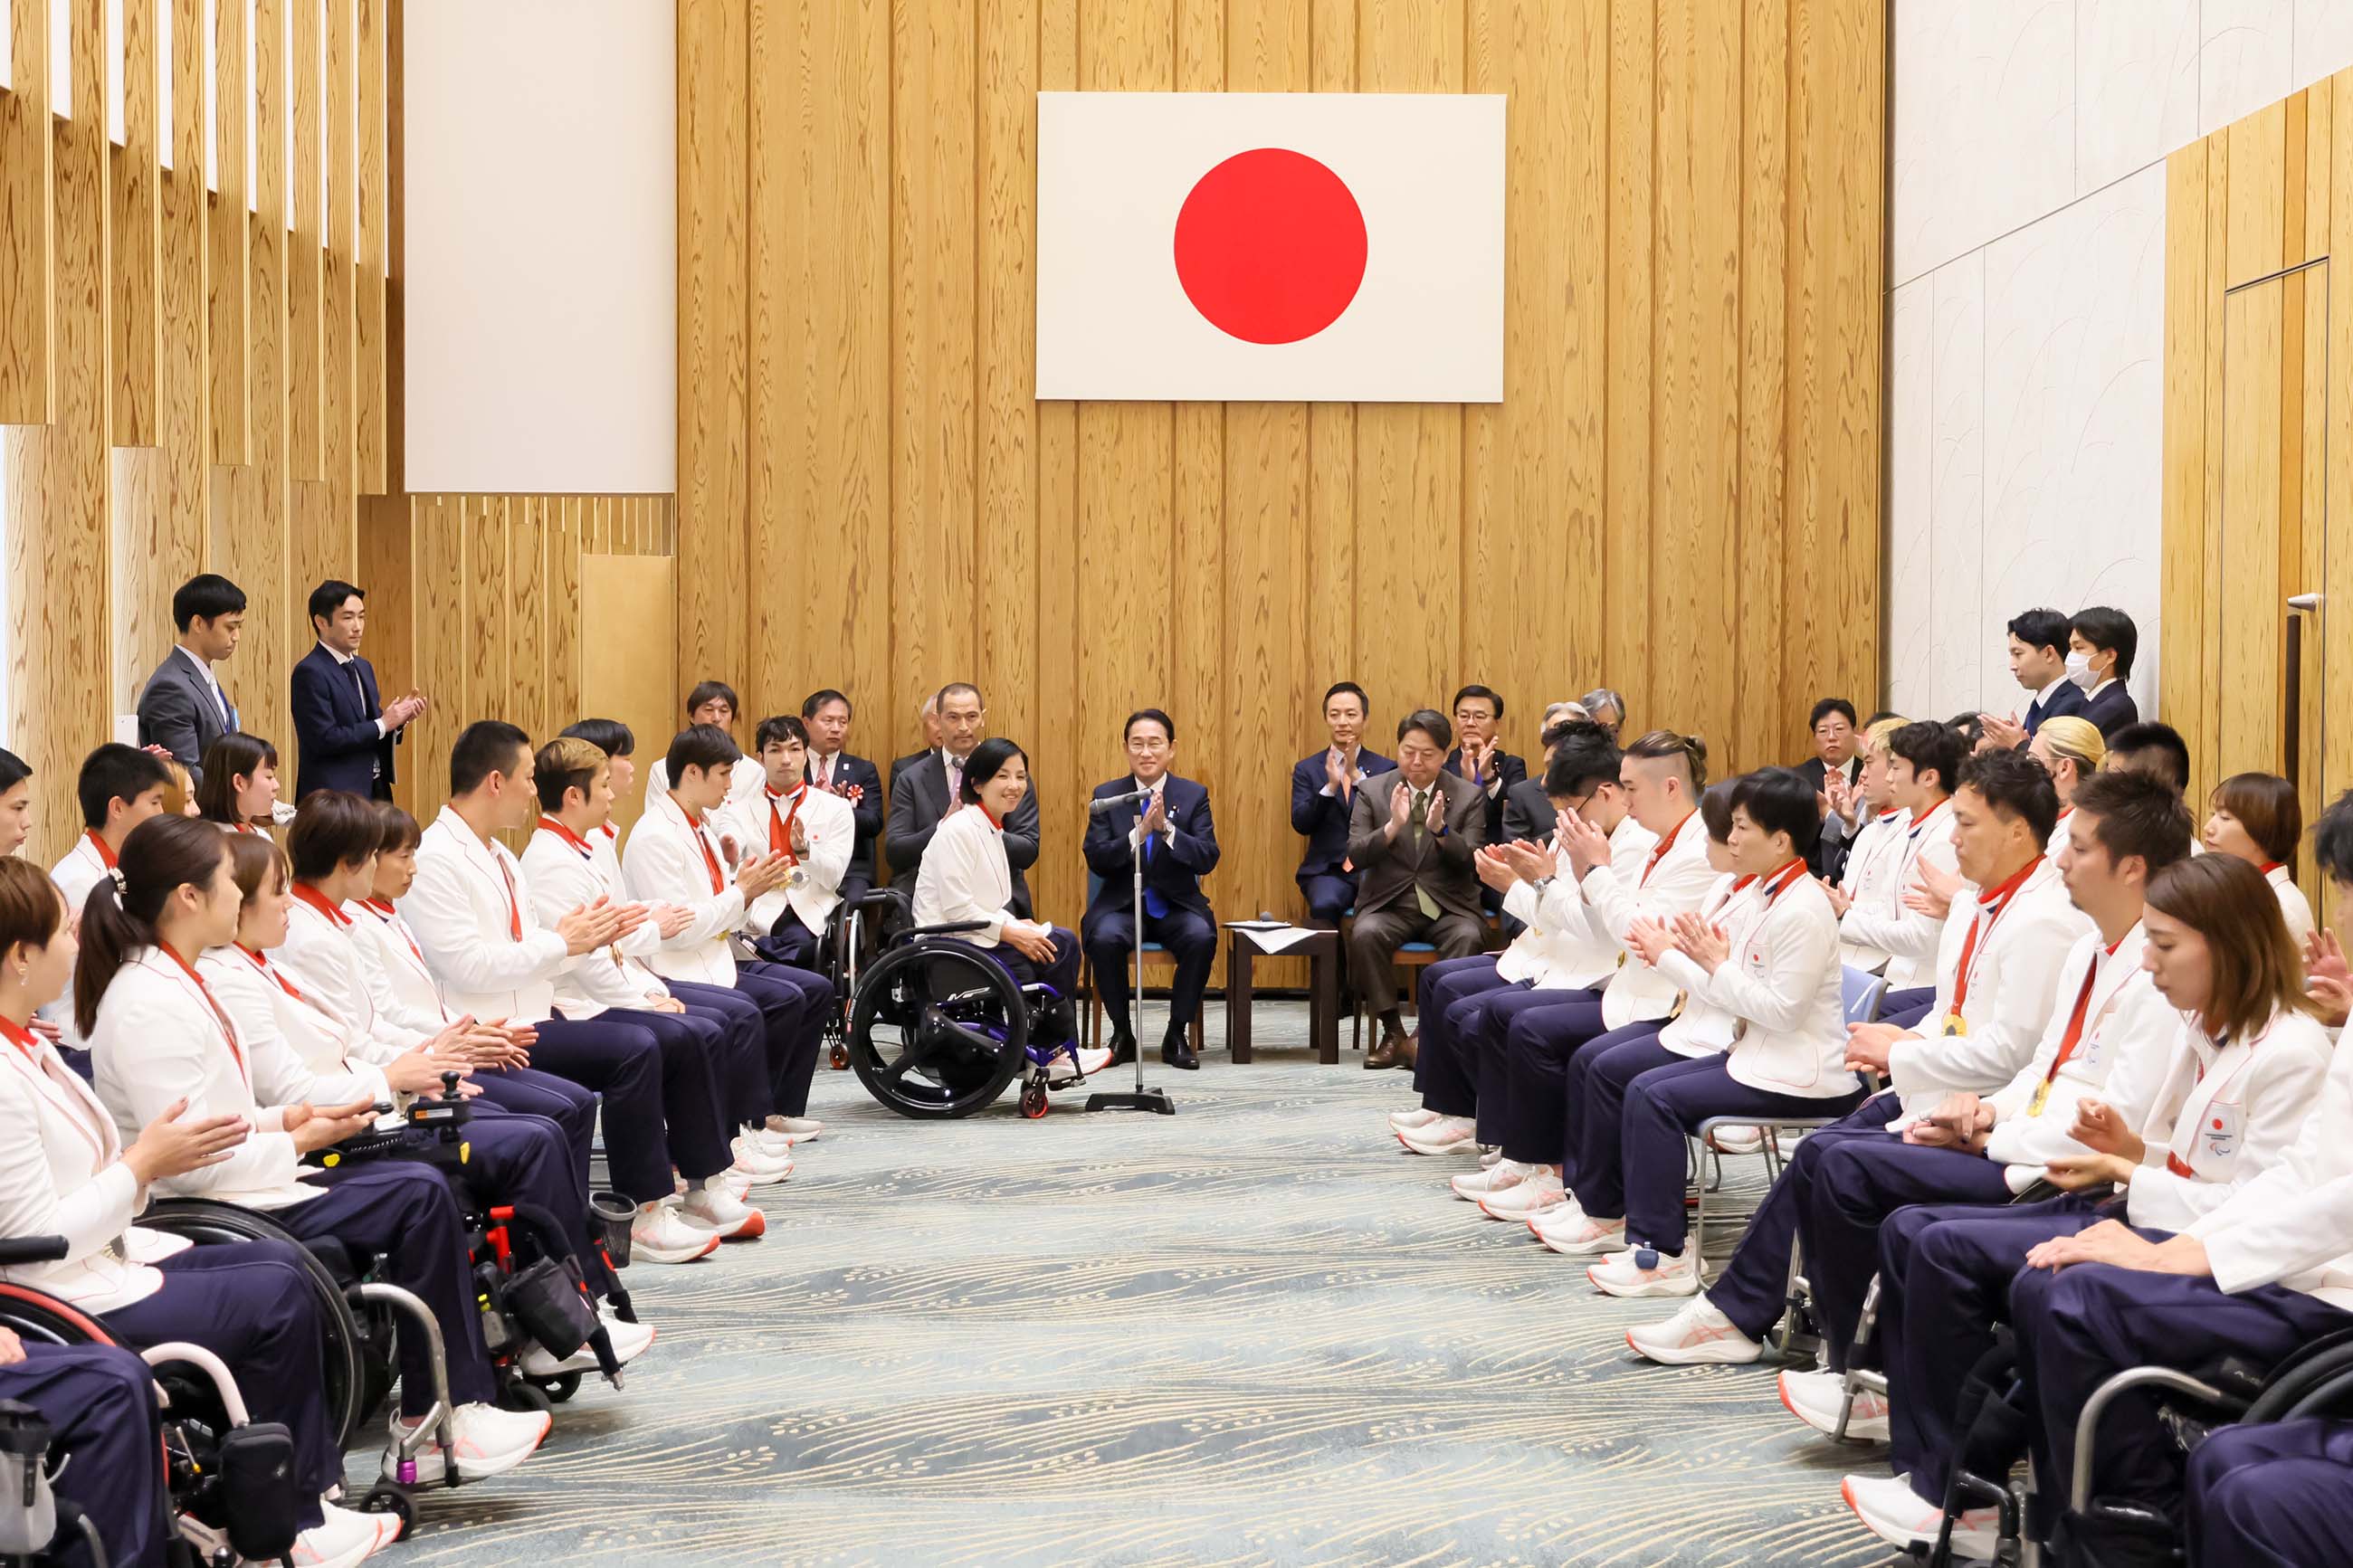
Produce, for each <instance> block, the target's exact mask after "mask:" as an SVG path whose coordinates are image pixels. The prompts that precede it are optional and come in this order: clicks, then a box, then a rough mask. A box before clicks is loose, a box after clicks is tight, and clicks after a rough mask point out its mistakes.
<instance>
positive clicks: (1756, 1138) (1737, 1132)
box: [1707, 1127, 1765, 1154]
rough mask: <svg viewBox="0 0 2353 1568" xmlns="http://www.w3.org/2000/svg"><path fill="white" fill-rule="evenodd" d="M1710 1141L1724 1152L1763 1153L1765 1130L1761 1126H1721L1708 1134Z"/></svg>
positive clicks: (1718, 1150) (1717, 1149)
mask: <svg viewBox="0 0 2353 1568" xmlns="http://www.w3.org/2000/svg"><path fill="white" fill-rule="evenodd" d="M1707 1141H1708V1142H1711V1143H1713V1144H1715V1147H1716V1152H1718V1153H1723V1154H1761V1153H1763V1152H1764V1151H1765V1130H1764V1129H1763V1128H1761V1127H1719V1128H1717V1129H1716V1130H1715V1131H1714V1132H1711V1133H1709V1134H1708V1140H1707Z"/></svg>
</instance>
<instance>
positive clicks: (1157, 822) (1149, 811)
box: [1143, 793, 1168, 838]
mask: <svg viewBox="0 0 2353 1568" xmlns="http://www.w3.org/2000/svg"><path fill="white" fill-rule="evenodd" d="M1143 822H1144V836H1145V837H1146V838H1150V837H1155V836H1156V835H1158V834H1162V833H1166V832H1167V831H1168V810H1167V808H1166V806H1164V805H1162V804H1161V801H1160V796H1159V795H1157V794H1156V793H1155V795H1153V797H1152V802H1151V805H1149V806H1148V807H1147V808H1146V809H1145V813H1144V818H1143Z"/></svg>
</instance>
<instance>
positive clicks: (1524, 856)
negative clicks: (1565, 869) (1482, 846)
mask: <svg viewBox="0 0 2353 1568" xmlns="http://www.w3.org/2000/svg"><path fill="white" fill-rule="evenodd" d="M1495 849H1496V852H1497V853H1498V854H1500V855H1502V856H1503V857H1504V859H1506V860H1508V861H1510V862H1511V865H1512V874H1513V875H1514V876H1515V877H1517V878H1519V879H1520V880H1521V881H1523V882H1541V881H1543V880H1544V879H1546V877H1549V876H1551V875H1552V874H1553V872H1554V870H1555V869H1556V868H1557V866H1558V865H1559V860H1558V858H1557V857H1556V855H1555V854H1554V852H1553V847H1552V846H1551V845H1549V844H1531V843H1529V842H1528V841H1527V840H1526V839H1525V838H1521V839H1517V840H1514V842H1512V843H1510V844H1498V845H1497V846H1495Z"/></svg>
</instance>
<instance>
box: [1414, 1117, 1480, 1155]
mask: <svg viewBox="0 0 2353 1568" xmlns="http://www.w3.org/2000/svg"><path fill="white" fill-rule="evenodd" d="M1398 1142H1400V1143H1402V1144H1404V1145H1405V1146H1406V1147H1407V1148H1409V1149H1410V1150H1412V1151H1413V1152H1415V1153H1417V1154H1451V1153H1454V1152H1458V1151H1460V1152H1464V1153H1468V1152H1470V1151H1472V1149H1475V1148H1477V1147H1478V1146H1479V1124H1478V1123H1477V1122H1475V1121H1472V1120H1471V1119H1470V1118H1469V1117H1467V1116H1441V1117H1440V1118H1438V1119H1437V1120H1436V1121H1431V1122H1429V1123H1426V1124H1425V1125H1423V1126H1420V1127H1402V1128H1399V1129H1398Z"/></svg>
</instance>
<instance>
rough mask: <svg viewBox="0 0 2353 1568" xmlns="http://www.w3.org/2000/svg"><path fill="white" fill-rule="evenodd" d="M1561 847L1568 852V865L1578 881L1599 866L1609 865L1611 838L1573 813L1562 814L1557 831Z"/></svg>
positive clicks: (1565, 812)
mask: <svg viewBox="0 0 2353 1568" xmlns="http://www.w3.org/2000/svg"><path fill="white" fill-rule="evenodd" d="M1557 837H1558V838H1559V842H1560V847H1562V848H1563V849H1566V850H1567V851H1568V864H1569V867H1570V868H1571V869H1572V870H1574V871H1575V872H1576V873H1577V880H1578V881H1580V882H1581V881H1583V880H1585V874H1586V873H1587V872H1588V871H1590V870H1592V869H1593V868H1595V867H1597V866H1607V865H1608V864H1609V836H1608V835H1606V834H1604V833H1603V832H1602V831H1601V829H1599V828H1598V827H1596V826H1593V824H1591V823H1589V822H1588V821H1586V820H1585V818H1583V817H1582V816H1578V815H1577V813H1575V812H1573V811H1564V812H1562V813H1561V814H1560V826H1559V828H1558V830H1557Z"/></svg>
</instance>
